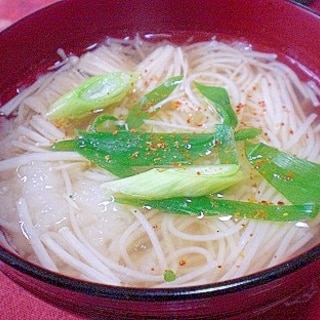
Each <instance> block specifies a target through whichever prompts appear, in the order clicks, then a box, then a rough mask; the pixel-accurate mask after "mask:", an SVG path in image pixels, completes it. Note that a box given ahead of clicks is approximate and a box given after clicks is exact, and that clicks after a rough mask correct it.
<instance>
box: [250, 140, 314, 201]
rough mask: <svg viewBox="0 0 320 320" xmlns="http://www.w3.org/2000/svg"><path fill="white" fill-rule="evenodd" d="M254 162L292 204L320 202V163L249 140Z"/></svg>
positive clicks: (253, 164)
mask: <svg viewBox="0 0 320 320" xmlns="http://www.w3.org/2000/svg"><path fill="white" fill-rule="evenodd" d="M245 152H246V157H247V159H248V161H249V162H250V163H251V165H252V166H253V167H254V168H255V169H256V170H257V171H258V172H259V173H260V174H261V175H262V176H263V177H264V178H265V179H266V180H267V181H268V182H269V183H270V184H271V185H272V186H273V187H274V188H275V189H277V190H278V191H279V192H280V193H281V194H282V195H284V196H285V197H286V198H287V199H288V200H289V201H290V202H292V203H305V202H312V201H314V202H318V201H320V182H319V181H320V164H317V163H314V162H311V161H308V160H304V159H300V158H298V157H295V156H292V155H290V154H288V153H285V152H282V151H279V150H278V149H276V148H273V147H270V146H267V145H266V144H264V143H258V144H251V143H249V142H247V143H246V149H245Z"/></svg>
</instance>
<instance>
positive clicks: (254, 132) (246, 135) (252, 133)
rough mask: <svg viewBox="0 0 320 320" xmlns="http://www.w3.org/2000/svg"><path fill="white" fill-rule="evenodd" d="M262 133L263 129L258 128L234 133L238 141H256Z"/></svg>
mask: <svg viewBox="0 0 320 320" xmlns="http://www.w3.org/2000/svg"><path fill="white" fill-rule="evenodd" d="M261 133H262V130H261V129H258V128H253V127H252V128H244V129H239V130H237V131H235V132H234V138H235V140H236V141H243V140H250V139H254V138H256V137H257V136H259V135H260V134H261Z"/></svg>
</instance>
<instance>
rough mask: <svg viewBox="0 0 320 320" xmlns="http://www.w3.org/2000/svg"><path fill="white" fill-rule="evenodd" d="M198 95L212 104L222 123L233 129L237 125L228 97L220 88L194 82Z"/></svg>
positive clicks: (225, 91) (236, 118)
mask: <svg viewBox="0 0 320 320" xmlns="http://www.w3.org/2000/svg"><path fill="white" fill-rule="evenodd" d="M195 86H196V88H197V89H198V90H199V91H200V93H201V94H202V95H203V96H204V97H205V98H207V99H208V100H209V102H210V103H212V105H213V107H214V109H215V111H216V112H217V113H218V115H219V116H220V117H221V118H222V123H223V124H225V125H228V126H231V127H233V128H235V127H236V126H237V125H238V117H237V115H236V113H235V111H234V110H233V108H232V106H231V102H230V99H229V95H228V92H227V90H226V89H224V88H222V87H211V86H205V85H203V84H201V83H199V82H195Z"/></svg>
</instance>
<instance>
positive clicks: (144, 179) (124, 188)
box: [101, 164, 243, 199]
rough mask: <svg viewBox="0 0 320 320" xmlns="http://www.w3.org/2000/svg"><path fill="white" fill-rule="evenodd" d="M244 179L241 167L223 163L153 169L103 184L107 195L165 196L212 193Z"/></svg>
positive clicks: (146, 197)
mask: <svg viewBox="0 0 320 320" xmlns="http://www.w3.org/2000/svg"><path fill="white" fill-rule="evenodd" d="M242 178H243V174H242V172H241V171H240V170H239V166H237V165H234V164H229V165H227V164H224V165H223V164H222V165H211V166H185V167H179V168H163V169H160V168H154V169H151V170H148V171H145V172H142V173H140V174H136V175H134V176H131V177H127V178H124V179H118V180H114V181H109V182H106V183H104V184H102V185H101V189H102V190H103V191H104V192H106V193H107V194H110V193H112V194H115V195H117V194H121V195H125V196H126V197H135V198H140V199H166V198H172V197H184V196H186V197H189V196H202V195H208V194H213V193H216V192H219V191H222V190H224V189H226V188H228V187H230V186H232V185H234V184H236V183H238V182H239V181H241V180H242Z"/></svg>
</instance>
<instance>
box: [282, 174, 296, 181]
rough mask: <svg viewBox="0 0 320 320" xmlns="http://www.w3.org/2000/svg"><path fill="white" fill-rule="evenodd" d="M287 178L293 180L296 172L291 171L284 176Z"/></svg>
mask: <svg viewBox="0 0 320 320" xmlns="http://www.w3.org/2000/svg"><path fill="white" fill-rule="evenodd" d="M284 178H285V180H293V179H294V173H293V172H289V173H287V174H286V175H285V176H284Z"/></svg>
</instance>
